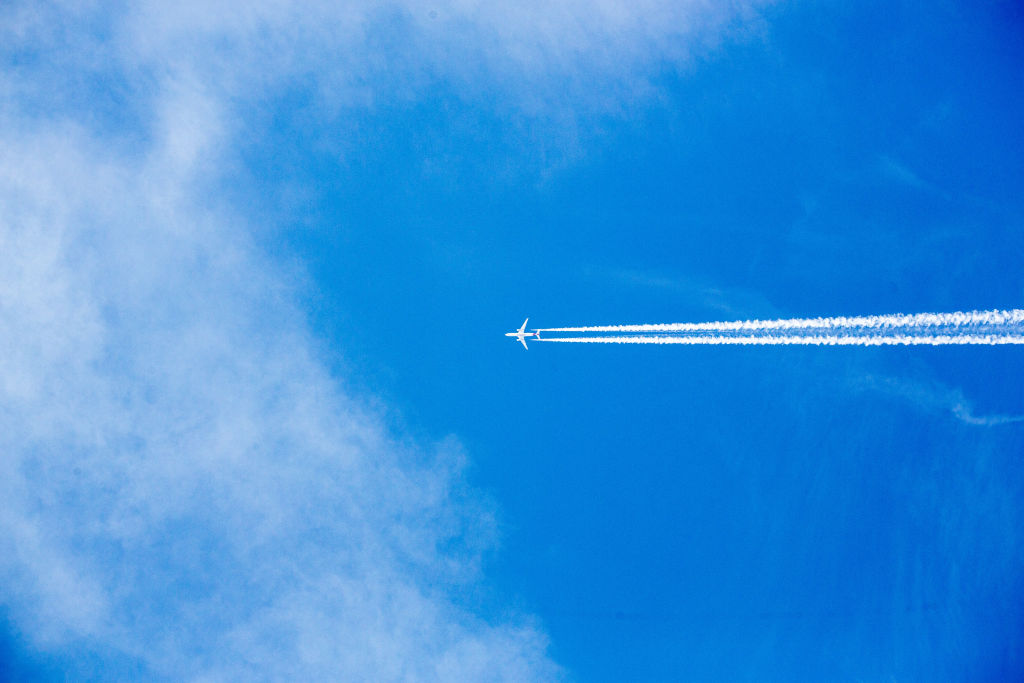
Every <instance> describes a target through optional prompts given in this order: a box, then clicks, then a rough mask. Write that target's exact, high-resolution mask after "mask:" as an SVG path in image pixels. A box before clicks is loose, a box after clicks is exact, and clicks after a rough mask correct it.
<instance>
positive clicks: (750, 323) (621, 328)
mask: <svg viewBox="0 0 1024 683" xmlns="http://www.w3.org/2000/svg"><path fill="white" fill-rule="evenodd" d="M1021 323H1024V310H1020V309H1014V310H1009V311H967V312H956V313H915V314H912V315H904V314H892V315H868V316H851V317H835V318H790V319H783V320H738V321H732V322H704V323H662V324H654V325H598V326H592V327H548V328H541V329H539V330H538V332H715V331H718V332H727V331H751V332H753V331H766V330H801V329H816V330H817V329H820V330H838V329H844V330H845V329H852V328H858V329H863V330H897V329H901V328H911V327H914V328H939V327H942V328H945V327H956V328H971V327H976V326H983V325H984V326H988V325H1019V324H1021ZM549 341H553V340H549ZM619 343H622V342H619ZM632 343H652V342H632ZM656 343H664V342H656ZM671 343H673V344H677V343H687V342H671ZM691 343H713V342H691ZM722 343H725V342H722ZM732 343H739V342H732ZM751 343H754V342H751ZM757 343H762V342H757ZM764 343H767V342H764ZM790 343H813V342H790ZM892 343H899V344H902V343H904V342H892ZM944 343H967V342H944ZM971 343H987V342H971Z"/></svg>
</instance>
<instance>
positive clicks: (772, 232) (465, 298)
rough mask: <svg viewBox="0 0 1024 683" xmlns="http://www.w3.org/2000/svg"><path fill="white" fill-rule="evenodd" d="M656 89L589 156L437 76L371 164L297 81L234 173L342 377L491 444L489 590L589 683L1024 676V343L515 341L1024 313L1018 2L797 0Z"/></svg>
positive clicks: (378, 118) (15, 667)
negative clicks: (321, 136) (538, 627)
mask: <svg viewBox="0 0 1024 683" xmlns="http://www.w3.org/2000/svg"><path fill="white" fill-rule="evenodd" d="M656 85H657V86H658V88H660V89H661V92H662V93H663V96H662V97H661V98H660V99H656V100H653V101H647V102H644V103H643V104H642V105H640V106H638V107H636V108H635V109H632V110H630V111H629V112H628V113H627V114H624V115H619V116H606V117H601V118H600V120H599V121H598V122H597V124H596V128H595V129H596V130H597V131H598V132H591V133H590V134H588V135H584V136H583V138H582V140H581V141H580V142H579V143H578V145H576V146H573V147H572V149H571V151H569V152H566V151H565V150H564V149H562V148H558V146H557V145H552V143H551V142H550V139H549V138H548V137H546V136H544V135H536V136H534V135H531V134H530V133H529V130H526V132H524V128H523V126H521V125H520V124H521V121H519V120H517V118H516V115H514V114H509V115H505V114H501V113H500V112H502V111H503V110H501V109H500V107H499V108H494V107H492V108H484V107H480V106H478V103H475V102H473V101H471V100H467V99H466V98H464V97H461V96H460V95H459V93H458V92H456V90H455V89H453V88H450V87H449V86H448V85H446V84H445V83H444V82H443V81H440V80H439V81H437V82H435V83H434V84H433V85H431V86H430V88H429V92H428V95H429V96H428V97H422V98H419V99H417V100H415V101H407V102H403V101H397V102H393V103H391V104H387V105H382V106H379V107H377V108H375V109H373V110H372V111H371V112H364V113H363V114H361V115H360V118H359V120H358V121H357V122H356V123H355V129H356V130H358V143H354V144H352V146H351V147H350V148H349V149H347V150H346V154H345V157H344V161H343V162H342V161H339V155H338V154H336V153H335V150H330V149H325V148H324V147H323V146H321V145H319V144H315V143H314V142H313V141H310V140H305V139H304V138H303V135H302V130H303V128H304V126H305V125H306V124H307V123H308V120H307V119H306V118H305V113H304V112H305V109H304V101H303V96H302V94H301V92H299V93H293V94H291V95H290V96H289V97H287V98H283V99H281V100H279V101H277V102H276V103H275V106H276V109H274V110H272V111H270V112H269V113H268V114H267V115H266V116H265V117H264V119H262V121H263V123H262V128H261V129H260V136H259V137H258V138H255V139H253V140H251V141H250V143H251V144H250V146H248V147H246V148H244V149H242V150H239V153H240V159H241V162H240V164H239V170H238V176H237V177H236V178H234V179H233V181H232V185H231V187H225V188H224V190H223V191H224V193H225V194H226V196H228V197H229V198H230V199H231V200H232V201H234V202H236V203H237V204H238V205H239V206H242V207H248V209H247V210H248V211H251V215H252V216H253V217H257V216H258V217H260V220H264V221H265V220H267V219H268V217H269V218H270V220H272V221H274V222H276V224H277V225H278V226H283V227H285V228H287V229H285V230H280V231H274V232H273V233H270V234H268V235H264V236H261V240H262V246H263V247H265V248H266V249H267V250H268V251H270V252H273V253H274V254H276V255H278V257H279V258H280V260H281V262H282V263H290V262H297V263H298V264H300V267H301V268H304V269H305V270H306V271H307V272H308V273H309V276H310V281H309V283H308V286H307V287H306V288H305V289H304V290H303V291H304V293H305V294H304V296H305V297H306V298H305V300H304V301H303V306H304V307H305V310H306V312H307V314H308V315H309V318H310V320H311V321H312V325H313V327H314V329H315V331H316V333H317V335H318V336H319V338H320V339H321V340H322V343H323V352H324V353H325V355H327V356H328V357H330V358H331V359H333V362H334V363H335V370H336V372H337V373H338V374H339V376H344V377H346V378H347V380H346V381H348V382H350V383H352V384H353V385H354V386H355V387H356V388H357V389H359V390H360V391H364V392H367V393H371V394H373V395H376V396H379V397H380V398H381V400H382V401H383V403H385V404H387V405H389V406H391V407H392V411H391V412H390V418H391V419H392V420H393V421H394V425H395V427H396V429H398V430H400V431H401V432H404V433H407V434H411V435H412V436H413V437H416V438H423V439H428V440H429V439H438V438H441V437H443V436H445V435H446V434H449V433H451V434H455V435H457V436H458V437H459V438H460V439H461V440H462V441H463V443H464V444H465V446H466V450H467V453H468V454H469V457H470V461H471V470H470V479H471V481H472V483H473V484H474V485H476V486H478V487H480V488H481V489H483V490H484V491H486V492H487V494H488V495H489V496H490V497H491V498H492V499H493V500H494V501H495V502H496V503H497V506H498V509H499V511H500V520H501V526H502V529H503V538H502V543H501V547H500V548H499V549H498V551H497V552H496V553H494V554H493V555H491V556H490V557H489V559H488V565H487V576H488V586H489V588H488V591H487V593H486V594H484V595H476V594H474V595H472V596H466V600H467V602H469V603H471V606H472V607H473V608H474V609H476V610H478V611H480V612H481V613H483V614H488V613H492V614H497V613H500V612H501V610H503V609H505V606H507V605H513V606H514V607H515V608H516V609H521V610H525V611H529V612H532V613H534V614H536V615H537V617H538V618H539V620H540V623H541V624H542V626H543V627H544V628H545V629H546V630H547V632H548V634H549V635H550V637H551V640H552V644H551V653H552V655H553V656H554V658H555V659H556V660H557V661H559V662H560V663H562V664H563V665H564V666H566V667H567V669H568V671H569V672H570V674H571V675H572V676H574V677H576V678H578V679H580V680H668V679H690V680H714V679H721V680H736V679H744V678H750V679H759V680H765V679H769V680H770V679H775V680H822V679H826V680H878V679H890V678H893V679H896V680H958V679H959V680H1014V679H1021V678H1024V651H1022V650H1021V646H1020V644H1021V643H1022V642H1024V571H1022V567H1024V535H1022V532H1021V529H1024V467H1022V457H1024V422H1019V421H1017V422H1014V421H1012V420H1010V419H1003V418H1005V417H1007V416H1009V417H1013V416H1016V415H1019V414H1024V390H1022V384H1021V376H1022V371H1024V355H1022V351H1021V350H1020V349H1018V348H884V349H864V348H675V347H666V348H660V347H658V348H652V347H602V346H592V347H591V346H569V345H565V346H561V345H543V344H534V345H533V346H532V347H531V349H530V351H529V352H528V353H527V352H523V350H522V348H521V347H520V346H519V345H518V344H517V343H515V342H514V341H513V340H509V339H506V338H504V337H503V336H502V334H503V333H504V332H506V331H509V330H511V329H514V328H515V327H518V325H519V324H520V323H521V322H522V319H523V318H524V317H526V316H527V315H529V316H530V320H531V325H537V326H541V327H547V326H559V325H567V324H613V323H632V322H679V321H691V320H692V321H698V320H708V319H739V318H748V317H761V318H764V317H796V316H818V315H853V314H873V313H889V312H908V313H909V312H918V311H953V310H969V309H983V308H1017V307H1022V302H1024V273H1022V269H1021V262H1022V257H1024V124H1022V122H1024V14H1022V10H1021V9H1020V5H1019V3H1013V2H992V3H977V2H959V3H958V2H939V3H915V2H895V3H894V2H863V3H838V2H825V3H801V4H785V3H783V4H780V5H779V6H777V7H775V8H774V9H772V10H770V11H769V12H767V24H766V28H765V30H764V32H763V35H760V36H757V37H755V38H753V39H746V38H745V39H730V40H729V41H728V42H727V43H726V44H725V45H723V46H721V47H720V48H719V49H716V50H715V51H713V52H712V53H710V54H709V55H708V56H706V57H704V58H701V59H699V60H698V61H697V62H696V63H695V64H693V65H692V66H691V68H688V69H683V70H681V71H680V70H675V69H668V68H666V70H665V72H664V73H662V74H660V75H659V76H658V77H657V78H656ZM496 112H498V113H496ZM537 125H539V124H537ZM549 147H550V148H549ZM549 157H550V158H551V159H552V160H551V163H550V164H549V166H550V168H547V169H546V170H543V169H542V167H544V166H545V163H544V161H545V160H546V159H548V158H549ZM296 187H300V188H302V189H303V193H302V195H301V200H288V197H289V196H291V195H289V194H288V193H289V192H291V191H292V190H293V189H294V188H296ZM19 642H20V640H19V638H18V635H17V631H16V629H15V628H14V627H13V626H12V627H11V628H9V629H8V637H7V639H6V643H7V644H6V645H5V646H4V649H0V673H3V674H4V675H6V677H7V678H10V679H17V678H22V677H39V678H60V673H59V671H60V668H61V666H60V663H59V661H57V662H54V661H48V660H42V661H40V660H37V659H34V658H33V656H31V655H28V654H25V653H24V651H23V650H22V649H21V646H20V645H19Z"/></svg>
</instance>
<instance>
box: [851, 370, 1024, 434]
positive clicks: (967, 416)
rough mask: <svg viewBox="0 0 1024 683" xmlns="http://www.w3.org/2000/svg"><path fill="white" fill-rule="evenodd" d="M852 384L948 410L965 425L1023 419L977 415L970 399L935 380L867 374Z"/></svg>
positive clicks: (1023, 418) (924, 406) (1021, 418)
mask: <svg viewBox="0 0 1024 683" xmlns="http://www.w3.org/2000/svg"><path fill="white" fill-rule="evenodd" d="M855 386H857V387H859V388H860V389H869V390H873V391H881V392H884V393H886V394H889V395H892V396H898V397H900V398H902V399H905V400H907V401H910V402H911V403H912V404H913V405H915V406H917V407H918V408H920V409H922V410H926V411H938V412H944V413H948V414H950V415H952V416H953V417H955V418H956V419H957V420H960V421H961V422H963V423H964V424H969V425H974V426H978V427H994V426H999V425H1007V424H1014V423H1017V422H1024V415H976V414H975V412H974V408H973V407H972V406H971V403H970V401H968V400H967V397H966V396H964V394H963V392H962V391H961V390H960V389H954V388H950V387H946V386H943V385H941V384H938V383H935V382H930V383H924V382H917V381H913V380H908V379H902V378H897V377H883V376H878V375H866V376H864V377H861V378H860V379H858V381H857V382H856V383H855Z"/></svg>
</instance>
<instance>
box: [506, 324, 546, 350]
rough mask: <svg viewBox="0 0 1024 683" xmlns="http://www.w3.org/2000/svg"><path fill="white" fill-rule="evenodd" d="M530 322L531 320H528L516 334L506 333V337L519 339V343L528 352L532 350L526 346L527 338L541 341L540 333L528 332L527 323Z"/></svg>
mask: <svg viewBox="0 0 1024 683" xmlns="http://www.w3.org/2000/svg"><path fill="white" fill-rule="evenodd" d="M528 322H530V319H529V318H527V319H526V320H524V321H523V326H522V327H520V328H519V329H518V330H517V331H515V332H506V333H505V336H506V337H515V338H516V339H518V340H519V343H520V344H522V345H523V348H524V349H526V350H527V351H529V350H530V347H529V346H527V345H526V338H527V337H533V338H535V339H540V332H527V331H526V323H528Z"/></svg>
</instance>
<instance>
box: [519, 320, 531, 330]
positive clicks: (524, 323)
mask: <svg viewBox="0 0 1024 683" xmlns="http://www.w3.org/2000/svg"><path fill="white" fill-rule="evenodd" d="M528 322H530V319H529V318H527V319H526V320H524V321H523V326H522V327H520V328H519V331H520V332H525V331H526V323H528Z"/></svg>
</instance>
